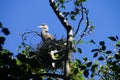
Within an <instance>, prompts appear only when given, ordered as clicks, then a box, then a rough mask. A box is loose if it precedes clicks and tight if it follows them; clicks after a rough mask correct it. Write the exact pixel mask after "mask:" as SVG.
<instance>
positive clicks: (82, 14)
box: [73, 3, 84, 37]
mask: <svg viewBox="0 0 120 80" xmlns="http://www.w3.org/2000/svg"><path fill="white" fill-rule="evenodd" d="M80 6H81V16H82V17H81V19H80V20H79V23H78V27H77V30H76V32H75V33H74V35H73V37H75V36H76V35H77V33H78V31H79V28H80V25H81V23H82V21H83V19H84V13H83V5H82V3H81V5H80Z"/></svg>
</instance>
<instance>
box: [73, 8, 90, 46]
mask: <svg viewBox="0 0 120 80" xmlns="http://www.w3.org/2000/svg"><path fill="white" fill-rule="evenodd" d="M82 9H83V11H84V13H85V16H86V27H85V29H84V31H83V33H82V34H81V35H80V37H79V38H78V40H77V41H76V43H75V44H74V46H76V45H77V44H78V43H79V41H80V40H82V38H83V37H84V36H85V35H86V31H87V29H88V27H89V18H88V10H87V9H86V8H84V7H83V8H82ZM83 17H84V16H83ZM82 20H83V19H82V18H81V20H80V22H79V25H80V24H81V21H82ZM78 27H79V26H78ZM76 34H77V33H76Z"/></svg>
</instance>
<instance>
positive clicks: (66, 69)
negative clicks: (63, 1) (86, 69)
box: [49, 0, 73, 80]
mask: <svg viewBox="0 0 120 80" xmlns="http://www.w3.org/2000/svg"><path fill="white" fill-rule="evenodd" d="M49 2H50V6H51V7H52V9H53V11H54V13H55V14H56V16H57V17H58V19H59V20H60V22H61V23H62V25H63V27H64V28H65V29H66V31H67V45H66V57H67V58H66V59H65V60H64V64H65V65H64V79H65V80H70V74H71V70H70V64H69V62H70V49H69V47H72V41H73V30H72V26H71V25H70V24H69V23H68V21H67V20H66V19H65V18H64V16H63V14H62V13H61V12H60V11H59V10H58V8H57V6H56V4H55V1H54V0H49Z"/></svg>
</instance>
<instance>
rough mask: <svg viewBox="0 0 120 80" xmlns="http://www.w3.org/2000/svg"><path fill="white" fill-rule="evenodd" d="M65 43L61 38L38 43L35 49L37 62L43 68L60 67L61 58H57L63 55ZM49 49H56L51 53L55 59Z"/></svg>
mask: <svg viewBox="0 0 120 80" xmlns="http://www.w3.org/2000/svg"><path fill="white" fill-rule="evenodd" d="M65 44H66V41H65V40H63V39H60V40H52V41H48V42H46V43H45V42H41V43H39V44H38V46H37V50H36V55H37V56H36V57H37V60H38V62H39V64H40V65H42V66H43V68H48V69H58V68H62V65H63V60H59V58H61V57H63V56H64V55H65V49H66V45H65ZM51 51H57V52H56V53H54V55H53V56H54V57H55V58H56V60H55V59H53V57H52V55H51ZM53 64H54V65H53Z"/></svg>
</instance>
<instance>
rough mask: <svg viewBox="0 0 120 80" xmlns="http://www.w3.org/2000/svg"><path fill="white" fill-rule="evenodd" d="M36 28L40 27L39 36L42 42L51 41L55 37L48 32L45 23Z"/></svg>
mask: <svg viewBox="0 0 120 80" xmlns="http://www.w3.org/2000/svg"><path fill="white" fill-rule="evenodd" d="M38 28H41V29H42V31H41V38H42V40H43V42H45V43H46V42H48V41H52V40H55V38H54V37H53V35H51V34H50V33H48V30H49V28H48V26H47V25H46V24H42V25H40V26H38Z"/></svg>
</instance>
